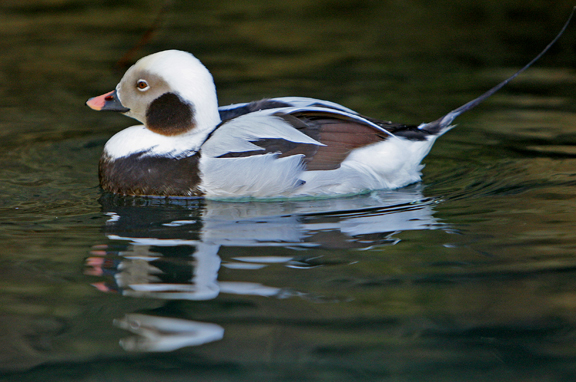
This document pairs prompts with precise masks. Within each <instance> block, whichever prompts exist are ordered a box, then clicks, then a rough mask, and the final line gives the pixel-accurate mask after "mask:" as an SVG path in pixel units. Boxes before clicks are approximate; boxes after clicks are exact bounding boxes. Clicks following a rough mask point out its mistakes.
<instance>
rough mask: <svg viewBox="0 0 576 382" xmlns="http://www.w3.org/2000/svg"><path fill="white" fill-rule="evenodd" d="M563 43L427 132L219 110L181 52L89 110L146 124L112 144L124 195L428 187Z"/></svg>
mask: <svg viewBox="0 0 576 382" xmlns="http://www.w3.org/2000/svg"><path fill="white" fill-rule="evenodd" d="M567 24H568V23H566V25H565V27H566V26H567ZM565 27H564V28H565ZM563 30H564V29H562V32H563ZM562 32H560V34H561V33H562ZM560 34H559V35H558V36H557V37H556V39H557V38H558V37H559V36H560ZM556 39H555V40H554V41H552V43H550V45H549V46H548V47H546V49H545V50H544V51H543V52H542V53H540V55H538V57H536V58H535V59H534V60H533V61H531V62H530V63H529V64H528V65H526V66H525V67H524V68H522V69H521V70H520V71H518V72H517V73H515V74H514V75H513V76H512V77H510V78H509V79H507V80H506V81H504V82H502V83H500V84H499V85H497V86H496V87H494V88H492V89H491V90H489V91H488V92H486V93H485V94H483V95H481V96H480V97H478V98H476V99H475V100H473V101H470V102H469V103H467V104H465V105H463V106H461V107H460V108H458V109H455V110H454V111H452V112H450V113H448V114H447V115H446V116H444V117H442V118H440V119H438V120H436V121H434V122H431V123H425V124H421V125H420V126H409V125H403V124H397V123H392V122H387V121H379V120H374V119H372V118H367V117H363V116H361V115H359V114H358V113H356V112H355V111H353V110H350V109H348V108H346V107H344V106H341V105H338V104H335V103H333V102H328V101H321V100H316V99H311V98H299V97H284V98H273V99H267V100H261V101H256V102H251V103H246V104H237V105H230V106H226V107H222V108H220V109H219V108H218V101H217V97H216V89H215V86H214V82H213V79H212V76H211V74H210V72H209V71H208V70H207V69H206V67H204V65H202V63H201V62H200V61H199V60H198V59H196V58H195V57H194V56H193V55H191V54H190V53H186V52H182V51H176V50H169V51H164V52H159V53H156V54H152V55H150V56H147V57H144V58H142V59H141V60H139V61H138V62H137V63H136V64H135V65H134V66H132V67H131V68H130V69H128V71H127V72H126V73H125V75H124V77H123V78H122V80H121V81H120V83H119V84H118V86H117V87H116V90H114V91H112V92H110V93H106V94H104V95H102V96H99V97H95V98H92V99H90V100H89V101H88V102H87V104H88V106H90V107H91V108H93V109H95V110H113V111H119V112H122V113H124V114H125V115H127V116H130V117H133V118H135V119H137V120H138V121H140V122H142V123H143V125H137V126H132V127H129V128H127V129H125V130H123V131H121V132H119V133H118V134H116V135H114V136H113V137H112V138H111V139H110V140H109V141H108V142H107V143H106V145H105V147H104V152H103V154H102V158H101V160H100V166H99V176H100V184H101V186H102V188H103V189H104V190H105V191H109V192H112V193H117V194H123V195H145V196H166V197H172V196H173V197H178V196H180V197H191V196H204V197H207V198H237V197H254V198H276V197H308V196H325V195H343V194H354V193H360V192H364V191H367V190H374V189H394V188H399V187H403V186H406V185H408V184H410V183H414V182H417V181H419V180H420V176H421V173H420V170H421V168H422V166H421V164H420V162H421V161H422V159H423V158H424V157H425V156H426V154H428V152H429V151H430V149H431V148H432V145H433V144H434V141H435V140H436V139H437V138H438V137H439V136H440V135H442V134H444V133H445V132H446V131H448V130H449V129H450V128H451V123H452V122H453V120H454V119H455V118H456V117H457V116H458V115H460V114H461V113H463V112H465V111H467V110H469V109H471V108H473V107H474V106H476V105H477V104H478V103H480V102H482V101H483V100H485V99H486V98H488V97H489V96H490V95H492V94H493V93H495V92H496V91H497V90H499V89H500V88H501V87H502V86H504V85H505V84H506V83H508V82H509V81H510V80H511V79H513V78H514V77H515V76H517V75H518V74H519V73H520V72H522V71H523V70H525V69H526V68H527V67H529V66H530V65H531V64H532V63H533V62H534V61H536V60H537V59H538V58H539V57H540V56H541V55H542V54H543V53H544V52H545V51H546V50H547V49H548V48H549V47H550V46H551V45H552V44H553V43H554V42H555V41H556Z"/></svg>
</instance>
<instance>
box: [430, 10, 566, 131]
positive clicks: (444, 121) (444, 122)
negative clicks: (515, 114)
mask: <svg viewBox="0 0 576 382" xmlns="http://www.w3.org/2000/svg"><path fill="white" fill-rule="evenodd" d="M575 11H576V7H574V8H572V12H571V13H570V16H568V20H566V22H565V23H564V26H563V27H562V29H561V30H560V32H558V34H557V35H556V37H554V39H553V40H552V41H551V42H550V43H549V44H548V45H546V47H545V48H544V50H542V52H540V54H538V55H537V56H536V57H534V58H533V59H532V61H530V62H529V63H527V64H526V65H525V66H524V67H523V68H522V69H520V70H518V71H517V72H516V73H514V74H513V75H511V76H510V77H508V78H507V79H505V80H504V81H502V82H500V83H499V84H498V85H496V86H494V87H493V88H492V89H490V90H488V91H487V92H486V93H484V94H482V95H481V96H479V97H477V98H474V99H473V100H472V101H470V102H467V103H465V104H464V105H462V106H460V107H459V108H457V109H454V110H452V111H451V112H449V113H448V114H446V115H445V116H443V117H441V118H439V119H437V120H436V121H433V122H430V123H426V124H422V125H420V126H419V129H421V130H424V131H426V132H428V133H430V134H434V135H440V134H443V133H444V132H446V131H448V130H449V129H448V128H449V127H450V125H451V124H452V122H453V121H454V120H455V119H456V118H457V117H458V116H459V115H460V114H462V113H464V112H466V111H468V110H470V109H472V108H474V107H476V106H477V105H478V104H480V103H481V102H483V101H485V100H486V99H488V98H489V97H490V96H492V95H493V94H494V93H496V92H497V91H498V90H500V89H502V88H503V87H504V86H506V85H507V84H508V83H509V82H510V81H512V80H513V79H514V78H516V77H518V76H519V75H520V74H521V73H522V72H524V71H525V70H526V69H528V68H529V67H530V66H532V64H533V63H535V62H536V61H538V60H539V59H540V57H542V56H543V55H544V54H545V53H546V52H547V51H548V50H549V49H550V48H551V47H552V45H554V43H555V42H556V41H558V39H559V38H560V36H562V34H563V33H564V31H565V30H566V28H568V25H569V24H570V21H571V20H572V16H574V12H575Z"/></svg>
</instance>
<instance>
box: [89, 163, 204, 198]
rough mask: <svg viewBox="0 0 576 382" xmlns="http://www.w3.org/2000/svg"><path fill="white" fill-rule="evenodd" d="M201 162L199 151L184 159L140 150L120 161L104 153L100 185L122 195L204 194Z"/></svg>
mask: <svg viewBox="0 0 576 382" xmlns="http://www.w3.org/2000/svg"><path fill="white" fill-rule="evenodd" d="M199 161H200V154H199V153H196V154H194V155H193V156H190V157H187V158H181V159H175V158H167V157H158V156H145V155H144V153H137V154H132V155H130V156H127V157H124V158H119V159H116V160H112V159H111V158H110V157H108V156H107V155H106V154H103V155H102V157H101V158H100V164H99V171H98V175H99V178H100V186H101V187H102V188H103V189H104V190H105V191H108V192H112V193H115V194H121V195H141V196H144V195H149V196H202V192H201V191H200V190H199V189H198V185H199V184H200V171H199V169H198V163H199Z"/></svg>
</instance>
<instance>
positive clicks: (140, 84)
mask: <svg viewBox="0 0 576 382" xmlns="http://www.w3.org/2000/svg"><path fill="white" fill-rule="evenodd" d="M136 88H137V89H138V90H140V91H141V92H145V91H146V90H148V88H150V85H148V82H146V80H138V82H136Z"/></svg>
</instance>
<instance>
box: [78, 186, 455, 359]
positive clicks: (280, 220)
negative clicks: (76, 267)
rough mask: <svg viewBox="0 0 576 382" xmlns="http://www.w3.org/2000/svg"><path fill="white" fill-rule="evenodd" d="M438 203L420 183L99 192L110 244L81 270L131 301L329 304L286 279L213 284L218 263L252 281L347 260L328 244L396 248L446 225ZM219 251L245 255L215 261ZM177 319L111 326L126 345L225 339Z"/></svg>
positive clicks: (135, 319) (141, 347)
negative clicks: (208, 194)
mask: <svg viewBox="0 0 576 382" xmlns="http://www.w3.org/2000/svg"><path fill="white" fill-rule="evenodd" d="M434 203H435V200H433V199H430V198H424V196H423V195H422V192H421V187H420V186H419V185H415V186H412V187H408V188H405V189H402V190H396V191H375V192H372V193H370V194H366V195H359V196H354V197H349V198H337V199H320V200H318V199H317V200H300V201H295V200H286V201H276V202H251V201H248V202H233V203H232V202H216V201H209V200H201V199H196V200H190V199H188V200H167V199H144V198H126V197H119V196H113V195H105V196H103V198H102V199H101V204H102V206H103V210H104V213H105V214H106V215H108V216H109V220H108V221H107V222H106V224H105V227H104V228H105V234H106V236H107V238H108V239H109V240H111V241H112V242H111V243H109V244H102V245H96V246H94V248H93V250H92V252H91V256H90V257H89V258H88V259H87V260H86V270H85V273H86V274H88V275H93V276H99V277H101V278H103V279H104V280H103V281H99V282H96V283H94V284H93V285H94V286H95V287H96V288H98V289H99V290H101V291H104V292H115V293H121V294H122V295H123V296H129V297H146V298H155V299H166V300H195V301H198V300H210V299H214V298H216V297H217V296H218V295H219V294H221V293H222V294H235V295H252V296H264V297H276V298H289V297H295V296H298V297H301V298H308V299H311V300H319V301H327V300H328V301H330V297H326V296H315V295H314V294H313V293H308V292H306V291H303V290H299V291H296V290H293V289H291V288H288V287H285V286H282V285H263V284H262V283H258V282H251V281H219V280H218V273H219V271H220V270H221V268H224V269H227V270H229V271H230V272H228V273H230V274H234V273H237V272H240V273H239V274H242V275H241V276H238V277H239V278H244V279H246V278H248V279H249V278H250V277H251V275H256V274H257V273H254V272H266V269H267V268H268V267H271V266H274V267H278V266H284V267H287V268H292V269H309V268H313V267H322V266H330V265H345V264H348V263H350V261H343V260H337V259H336V260H335V259H330V258H328V257H329V255H326V250H328V253H330V251H334V250H338V249H359V250H361V249H368V248H372V247H374V246H381V245H393V244H396V243H397V242H398V241H399V239H397V238H396V237H395V236H396V234H397V233H398V232H401V231H408V230H424V229H440V228H446V227H445V226H444V225H443V224H441V223H439V222H438V221H437V220H436V219H435V218H434V217H433V215H432V213H433V209H432V207H433V205H434ZM223 248H228V249H234V248H236V249H237V250H238V252H241V253H239V254H237V255H236V254H232V255H229V254H228V255H226V256H225V257H224V258H221V255H220V252H221V250H222V249H223ZM242 248H244V250H242ZM246 248H253V249H254V250H252V251H246V250H245V249H246ZM265 248H269V250H268V251H266V250H264V249H265ZM270 249H272V251H270ZM318 249H323V250H324V251H322V253H323V254H324V256H318V252H317V251H316V250H318ZM290 250H292V252H290ZM247 252H248V253H249V255H246V253H247ZM227 253H229V251H228V252H227ZM278 253H281V254H278ZM284 253H294V255H292V256H287V255H284ZM243 272H246V273H250V272H252V273H250V274H248V275H246V273H243ZM228 273H227V276H228ZM260 274H262V273H260ZM228 277H230V276H228ZM174 320H175V319H173V318H165V321H164V318H162V317H156V316H147V315H143V314H138V315H135V314H133V313H130V314H127V315H126V317H124V318H123V319H120V320H116V322H115V323H116V325H117V326H119V327H121V328H123V329H127V330H130V331H131V332H133V333H135V334H137V335H139V336H140V338H139V339H138V340H136V339H128V340H124V341H123V342H122V345H123V346H124V348H126V349H127V350H138V351H170V350H174V349H176V348H179V347H182V346H194V345H200V344H203V343H206V342H210V341H215V340H218V339H220V338H222V335H223V329H222V330H221V331H219V330H218V328H220V327H219V326H217V325H215V324H207V323H201V322H196V321H188V320H182V319H176V321H174ZM186 321H188V322H186ZM169 328H170V330H168V329H169Z"/></svg>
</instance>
